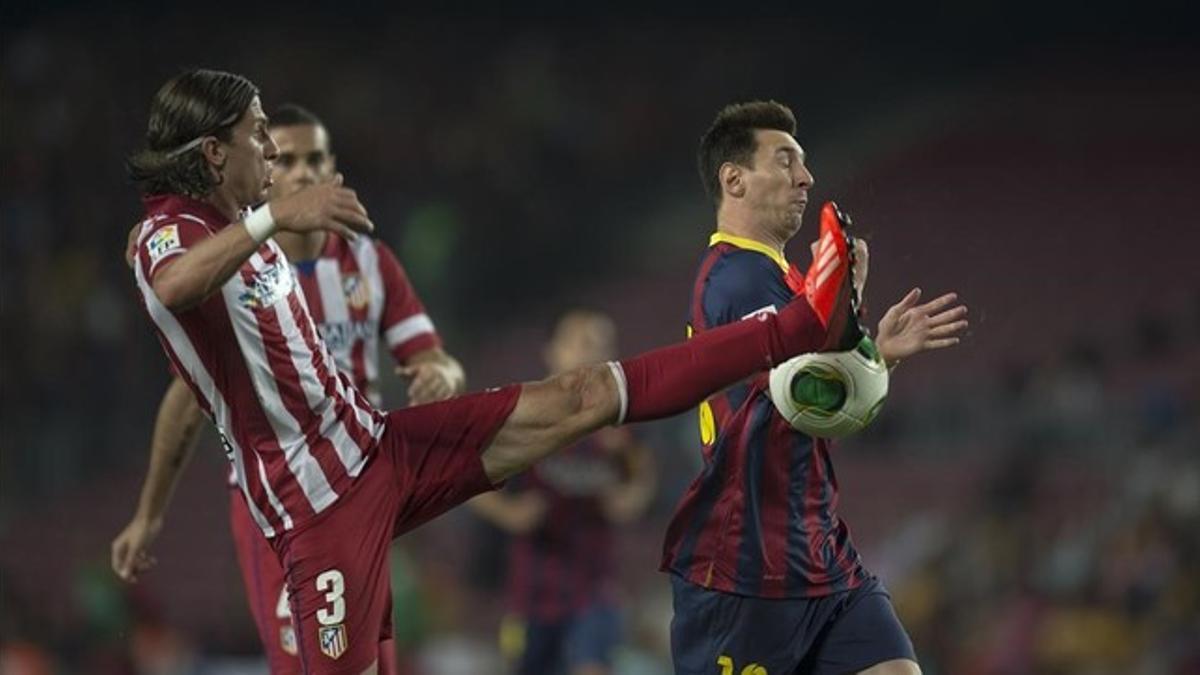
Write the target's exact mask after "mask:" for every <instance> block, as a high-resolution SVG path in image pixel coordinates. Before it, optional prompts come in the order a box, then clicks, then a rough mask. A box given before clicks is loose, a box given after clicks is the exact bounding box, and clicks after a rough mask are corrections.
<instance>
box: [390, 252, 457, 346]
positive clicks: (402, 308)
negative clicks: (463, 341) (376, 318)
mask: <svg viewBox="0 0 1200 675" xmlns="http://www.w3.org/2000/svg"><path fill="white" fill-rule="evenodd" d="M375 246H376V249H377V251H378V253H379V256H378V257H379V274H380V276H381V277H382V279H383V315H382V317H381V319H380V323H379V330H380V331H381V332H382V333H383V336H384V339H385V340H386V341H387V346H388V350H389V351H390V352H391V353H392V356H393V357H394V358H395V359H396V361H398V362H400V363H403V362H404V361H405V360H407V359H408V358H409V357H411V356H412V355H413V354H416V353H417V352H421V351H425V350H426V349H432V348H434V347H440V346H441V344H442V340H441V337H440V336H438V333H437V329H436V328H434V325H433V321H432V320H431V319H430V318H429V315H428V314H427V313H426V312H425V306H424V305H423V304H421V298H420V297H419V296H418V295H417V291H416V290H415V289H414V288H413V287H412V284H411V283H410V282H409V280H408V275H407V274H405V272H404V266H402V265H401V264H400V261H399V260H398V259H397V258H396V254H395V253H392V249H390V248H388V246H387V245H386V244H383V243H382V242H376V244H375Z"/></svg>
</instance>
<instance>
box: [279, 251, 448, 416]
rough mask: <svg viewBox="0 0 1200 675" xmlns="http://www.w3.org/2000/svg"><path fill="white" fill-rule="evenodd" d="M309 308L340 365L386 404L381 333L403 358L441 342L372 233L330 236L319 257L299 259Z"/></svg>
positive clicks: (403, 276) (393, 261)
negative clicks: (380, 389) (381, 393)
mask: <svg viewBox="0 0 1200 675" xmlns="http://www.w3.org/2000/svg"><path fill="white" fill-rule="evenodd" d="M292 269H294V270H295V272H296V278H297V279H298V280H299V281H300V287H301V290H302V291H303V292H304V297H305V299H306V300H307V302H308V309H309V313H310V314H311V315H312V318H313V321H315V322H316V324H317V329H318V330H319V331H320V332H321V336H322V337H324V338H325V344H326V346H327V347H329V351H330V352H331V353H332V354H333V358H334V360H335V361H336V362H337V366H338V370H341V371H342V372H344V373H349V374H350V376H351V378H352V379H353V381H354V386H356V387H358V389H359V391H361V392H363V393H364V394H366V395H367V398H368V399H370V401H371V402H372V403H374V404H375V405H380V404H381V399H380V396H379V392H378V390H377V388H376V386H375V385H376V381H377V380H378V378H379V338H380V337H381V336H382V337H383V338H384V341H385V342H386V343H387V347H388V350H389V351H391V353H392V356H393V357H394V358H395V359H396V361H397V363H403V362H404V361H405V360H406V359H407V358H408V357H410V356H412V355H413V354H416V353H417V352H420V351H424V350H426V349H430V348H433V347H438V346H440V345H441V339H440V338H439V337H438V334H437V332H436V331H435V330H434V327H433V322H432V321H431V320H430V319H429V315H428V314H426V313H425V307H424V306H423V305H422V304H421V300H420V298H419V297H418V296H417V293H416V291H415V290H413V287H412V285H411V284H410V283H409V281H408V276H407V275H406V274H405V273H404V268H403V267H402V266H401V265H400V261H399V260H397V259H396V256H395V254H394V253H392V251H391V249H389V248H388V247H387V246H386V245H385V244H383V243H381V242H379V241H376V240H373V239H371V238H370V237H359V238H358V239H357V240H356V241H354V242H350V241H347V240H345V239H343V238H342V237H336V236H329V237H327V238H326V240H325V246H324V248H323V249H322V250H321V253H320V255H318V256H317V257H316V258H315V259H313V260H303V261H294V262H293V265H292Z"/></svg>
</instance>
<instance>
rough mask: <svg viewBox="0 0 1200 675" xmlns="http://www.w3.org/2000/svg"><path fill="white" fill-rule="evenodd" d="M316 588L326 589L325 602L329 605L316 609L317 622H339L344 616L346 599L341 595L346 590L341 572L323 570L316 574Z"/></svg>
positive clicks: (330, 623) (324, 623)
mask: <svg viewBox="0 0 1200 675" xmlns="http://www.w3.org/2000/svg"><path fill="white" fill-rule="evenodd" d="M317 590H318V591H327V592H326V593H325V602H326V603H328V605H329V607H322V608H321V609H318V610H317V623H320V624H321V625H322V626H332V625H333V624H335V623H341V622H342V620H343V619H345V618H346V599H345V598H343V597H342V594H343V593H345V592H346V580H345V579H344V578H342V573H341V572H339V571H338V570H325V571H324V572H321V573H320V574H318V575H317Z"/></svg>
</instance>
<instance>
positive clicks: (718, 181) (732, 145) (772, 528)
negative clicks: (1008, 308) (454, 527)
mask: <svg viewBox="0 0 1200 675" xmlns="http://www.w3.org/2000/svg"><path fill="white" fill-rule="evenodd" d="M795 131H796V123H795V118H794V117H793V115H792V112H791V110H790V109H788V108H787V107H785V106H783V105H781V104H779V103H776V102H773V101H771V102H763V101H755V102H750V103H743V104H736V105H731V106H728V107H726V108H725V109H723V110H722V111H721V112H720V113H719V114H718V115H717V117H716V120H715V121H714V122H713V124H712V126H711V127H710V128H709V130H708V131H707V132H706V133H705V134H704V136H703V138H702V139H701V143H700V150H699V168H700V174H701V178H702V180H703V182H704V186H705V188H706V190H707V192H708V194H709V196H710V197H711V198H712V200H713V202H714V203H715V206H716V212H717V231H716V232H715V233H714V234H713V235H712V236H711V238H710V239H709V247H708V250H707V252H706V253H705V255H704V257H703V258H702V260H701V263H700V269H699V272H698V273H697V275H696V281H695V286H694V289H693V291H692V298H691V304H690V306H689V311H688V317H689V318H688V322H689V323H688V330H689V333H690V334H692V335H693V336H696V337H700V336H704V335H706V334H708V333H710V332H712V331H715V330H721V328H720V327H721V326H724V325H726V324H730V323H740V322H742V319H744V318H746V317H753V316H761V315H764V314H769V313H773V312H776V311H779V310H780V309H781V308H783V307H785V306H787V305H788V304H789V303H790V302H792V301H793V299H794V298H795V297H796V296H797V295H798V294H803V293H804V292H805V290H806V278H805V277H806V275H805V274H802V273H801V272H800V271H799V270H797V269H796V268H795V267H793V266H792V265H790V264H789V263H788V261H787V259H786V258H785V257H784V247H785V245H786V244H787V242H788V241H789V240H790V239H791V238H792V237H793V236H795V234H796V233H797V231H798V230H799V229H800V224H801V217H802V216H803V214H804V210H805V206H806V205H807V202H808V193H809V189H810V188H811V187H812V185H813V182H814V180H813V176H812V174H811V173H810V172H809V170H808V168H807V166H806V164H805V154H804V151H803V150H802V149H801V147H800V146H799V145H798V144H797V142H796V139H795V137H794V134H795ZM821 217H822V219H823V225H824V224H828V225H830V226H831V227H837V226H839V225H840V220H841V215H840V214H839V213H838V212H837V211H836V209H835V208H834V207H833V206H832V205H827V206H826V207H825V209H824V210H823V212H822V214H821ZM823 243H824V242H823ZM813 252H814V258H815V260H814V263H813V266H812V267H811V268H810V270H809V274H808V277H809V278H808V280H807V281H808V282H809V285H811V284H812V283H820V280H821V278H822V277H823V276H824V275H825V274H827V273H828V272H829V270H830V269H832V268H833V267H834V266H835V265H836V264H837V262H838V261H836V260H834V259H832V258H828V257H827V254H828V253H829V251H828V249H827V248H823V249H819V248H817V245H815V244H814V251H813ZM866 256H867V250H866V246H865V243H863V242H862V241H861V240H857V242H856V255H855V258H856V267H855V275H854V277H855V286H856V287H857V289H858V291H859V292H861V291H862V289H863V285H864V284H865V281H866V271H867V270H866ZM919 294H920V293H919V290H917V289H914V290H913V291H912V292H910V293H909V294H908V295H907V296H906V297H905V298H904V299H902V300H901V301H900V303H898V304H897V305H895V306H893V307H892V308H890V309H889V310H888V312H887V313H886V314H885V315H884V316H883V318H882V320H881V322H880V324H879V328H878V331H877V333H876V336H875V340H876V344H877V346H878V348H879V352H880V354H881V355H882V356H883V357H884V359H886V360H887V362H888V364H889V366H894V365H895V364H896V363H898V362H899V360H900V359H902V358H906V357H908V356H912V355H913V354H916V353H918V352H921V351H925V350H928V349H938V348H941V347H948V346H950V345H953V344H955V343H957V342H958V338H957V335H958V334H960V333H961V332H962V331H963V330H964V329H965V328H966V325H967V324H966V319H965V316H966V308H965V307H963V306H956V307H952V305H953V304H954V302H955V296H954V295H953V294H947V295H944V296H942V297H940V298H937V299H935V300H933V301H932V302H929V303H926V304H923V305H918V304H917V303H918V299H919ZM693 339H695V337H693ZM767 379H768V374H767V371H766V370H765V369H764V370H763V371H761V372H759V373H757V374H755V375H754V376H752V377H750V378H748V379H746V380H743V381H742V382H739V383H738V384H736V385H735V386H733V387H730V388H728V389H726V390H724V391H722V392H720V393H719V394H717V395H715V396H713V397H711V398H709V399H708V400H707V401H705V402H704V403H702V404H701V406H700V436H701V442H702V444H703V450H702V453H703V459H704V465H703V469H702V471H701V473H700V475H699V476H698V477H697V478H696V479H695V481H694V482H693V483H692V485H691V487H690V488H689V489H688V491H687V492H686V494H685V495H684V497H683V499H682V501H681V502H680V504H679V506H678V508H677V510H676V513H675V516H674V518H673V519H672V521H671V523H670V525H669V527H668V530H667V535H666V540H665V544H664V551H663V562H662V568H663V570H664V571H667V572H669V573H670V574H671V583H672V590H673V594H674V602H675V617H674V620H673V621H672V625H671V642H672V653H673V658H674V662H675V669H676V672H677V673H681V674H684V673H686V674H689V675H693V674H694V675H699V674H701V673H705V674H708V673H713V674H718V673H719V674H720V675H733V674H735V673H755V674H758V675H764V674H767V673H769V674H770V675H791V674H793V673H796V674H799V673H804V674H808V673H818V674H826V673H828V674H830V675H833V674H834V673H839V674H840V673H858V672H865V673H870V674H871V675H885V674H900V673H917V672H920V669H919V667H918V666H917V663H916V657H915V655H914V653H913V648H912V644H911V642H910V640H909V638H908V635H907V634H906V633H905V631H904V628H903V627H902V626H901V625H900V622H899V621H898V620H897V618H896V615H895V612H894V611H893V609H892V605H891V600H890V598H889V596H888V594H887V591H886V590H885V589H884V587H883V585H882V584H881V583H880V582H879V580H878V579H876V578H875V577H874V576H872V575H871V574H870V573H869V572H868V571H867V570H866V568H864V567H863V564H862V561H861V560H860V558H859V555H858V552H857V551H856V550H855V548H854V545H853V544H852V543H851V541H850V532H849V529H848V528H847V527H846V524H845V523H844V522H843V521H842V520H841V519H840V518H839V517H838V514H837V502H838V489H837V479H836V477H835V476H834V472H833V464H832V455H831V449H832V448H831V444H830V442H829V441H828V440H826V439H822V438H810V437H808V436H806V435H804V434H803V433H800V432H799V431H796V430H794V429H793V428H792V427H791V426H790V425H789V424H788V423H787V421H785V420H784V419H783V418H782V417H781V416H780V415H779V414H778V412H776V410H775V407H774V405H773V404H772V402H771V400H770V398H769V391H768V384H767Z"/></svg>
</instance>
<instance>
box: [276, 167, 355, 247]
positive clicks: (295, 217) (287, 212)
mask: <svg viewBox="0 0 1200 675" xmlns="http://www.w3.org/2000/svg"><path fill="white" fill-rule="evenodd" d="M270 204H271V217H272V218H274V219H275V224H276V225H277V226H278V227H279V229H281V230H288V231H291V232H311V231H313V230H329V231H330V232H336V233H337V234H340V235H342V236H343V237H346V238H347V239H349V240H351V241H353V240H354V239H356V238H357V237H358V233H360V232H363V233H365V232H372V231H374V229H375V225H374V223H372V222H371V219H370V218H368V217H367V209H366V207H365V206H363V205H362V202H360V201H358V194H357V193H356V192H354V190H351V189H350V188H348V187H346V186H344V185H342V174H340V173H339V174H338V175H337V176H335V177H334V179H333V180H331V181H329V182H327V183H319V184H317V185H310V186H308V187H306V188H304V189H302V190H300V191H298V192H295V193H293V194H290V195H288V196H286V197H280V198H278V199H273V200H271V202H270Z"/></svg>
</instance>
